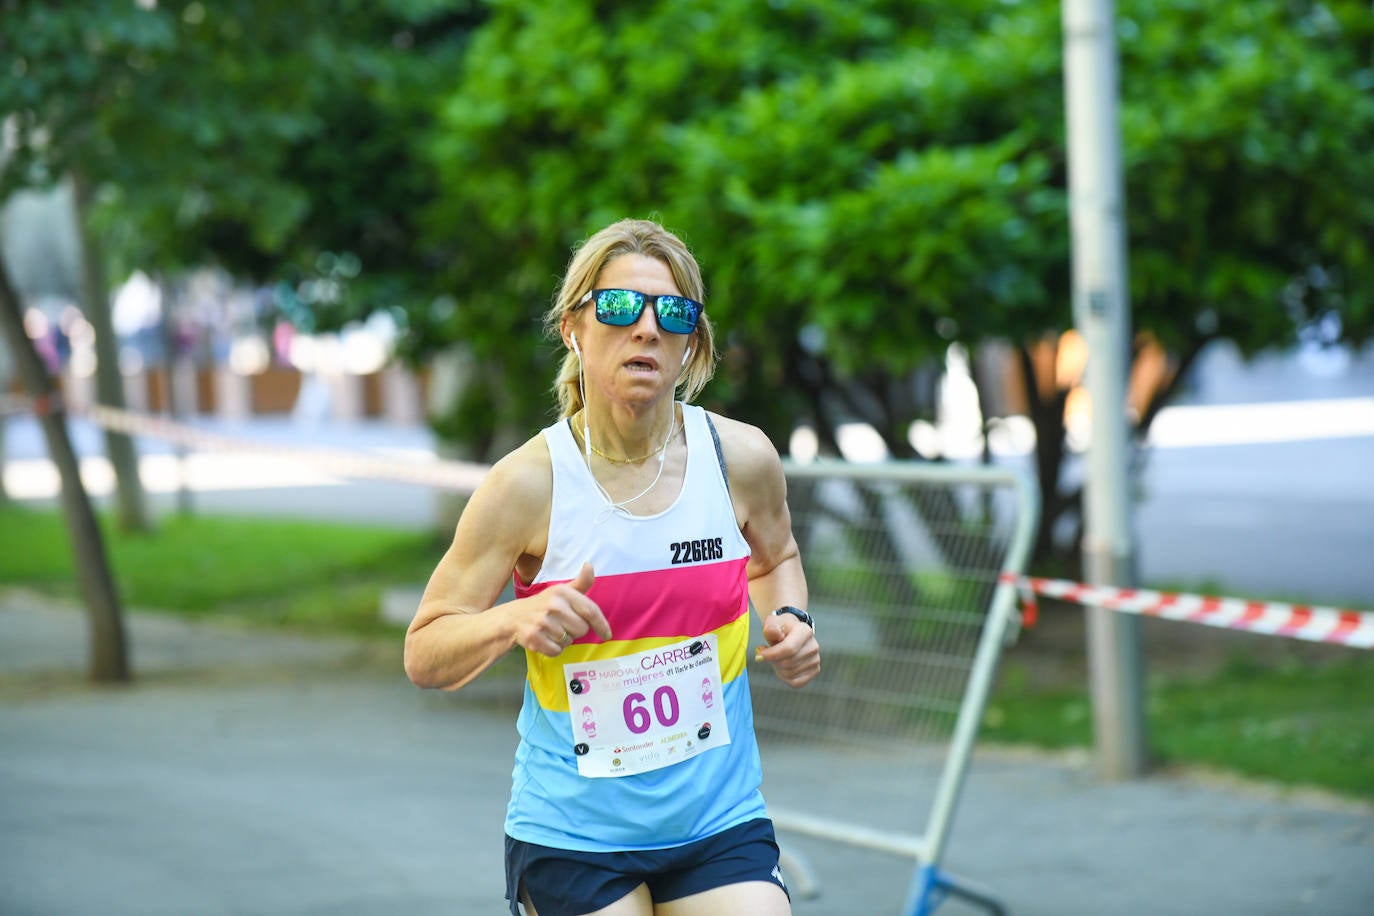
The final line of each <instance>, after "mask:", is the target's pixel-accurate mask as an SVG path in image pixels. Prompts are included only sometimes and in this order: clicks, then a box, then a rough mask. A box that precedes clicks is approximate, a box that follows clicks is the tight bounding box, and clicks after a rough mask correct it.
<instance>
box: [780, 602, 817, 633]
mask: <svg viewBox="0 0 1374 916" xmlns="http://www.w3.org/2000/svg"><path fill="white" fill-rule="evenodd" d="M779 614H791V615H792V616H793V617H795V618H797V619H798V620H800V621H801V622H802V623H804V624H806V625H807V626H808V627H810V628H811V629H813V630H814V629H816V620H815V618H813V617H812V616H811V615H810V614H808V613H806V611H803V610H802V609H801V608H799V607H792V605H790V604H789V605H786V606H784V607H780V608H778V609H777V610H776V611H774V612H773V616H774V617H776V616H778V615H779Z"/></svg>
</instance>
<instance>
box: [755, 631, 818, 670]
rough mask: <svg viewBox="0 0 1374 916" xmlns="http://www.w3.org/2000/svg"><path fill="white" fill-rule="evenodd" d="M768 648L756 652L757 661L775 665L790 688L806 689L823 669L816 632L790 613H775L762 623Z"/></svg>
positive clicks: (761, 648)
mask: <svg viewBox="0 0 1374 916" xmlns="http://www.w3.org/2000/svg"><path fill="white" fill-rule="evenodd" d="M763 638H764V639H766V640H768V645H767V646H766V647H764V646H759V648H758V650H757V651H756V652H755V653H754V658H755V659H756V660H757V661H764V662H768V663H769V664H770V665H772V666H773V671H774V672H776V673H777V675H778V677H779V678H781V679H782V682H783V683H784V684H786V685H787V686H789V687H803V686H805V685H806V684H807V683H809V682H810V681H811V679H812V678H813V677H815V676H816V675H817V674H819V673H820V670H821V645H820V643H818V642H816V631H815V630H814V629H812V628H811V627H810V626H809V625H808V624H805V623H802V622H801V621H800V620H798V619H797V618H796V617H794V616H793V615H791V614H774V615H773V616H771V617H768V618H766V619H765V620H764V621H763Z"/></svg>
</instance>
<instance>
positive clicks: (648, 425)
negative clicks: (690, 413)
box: [572, 401, 678, 464]
mask: <svg viewBox="0 0 1374 916" xmlns="http://www.w3.org/2000/svg"><path fill="white" fill-rule="evenodd" d="M677 422H678V421H677V405H676V403H675V402H673V401H669V402H668V404H667V405H666V409H656V410H652V411H645V412H644V413H642V414H635V413H633V412H631V411H616V410H605V411H600V410H597V409H595V408H592V409H591V410H588V408H587V406H586V405H584V406H583V408H582V410H581V411H579V412H578V413H576V414H574V415H573V417H572V427H573V430H574V431H575V432H576V433H577V436H578V438H583V437H586V436H590V441H591V451H592V453H593V454H595V455H597V456H599V457H601V458H603V459H605V460H607V461H610V462H612V463H616V464H633V463H638V462H640V461H646V460H648V459H649V458H652V457H654V456H656V455H658V454H660V453H661V452H662V451H663V450H664V449H665V448H667V447H668V444H669V443H670V442H671V441H672V437H673V433H674V431H675V429H676V426H677Z"/></svg>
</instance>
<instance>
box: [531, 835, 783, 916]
mask: <svg viewBox="0 0 1374 916" xmlns="http://www.w3.org/2000/svg"><path fill="white" fill-rule="evenodd" d="M746 881H766V882H768V883H769V884H776V885H777V886H778V887H780V888H782V889H783V892H784V893H786V891H787V885H785V884H783V882H782V869H781V868H780V867H779V866H778V841H777V839H776V838H775V837H774V835H773V822H772V821H770V820H769V819H767V818H758V819H756V820H752V821H745V822H744V823H743V824H740V825H739V826H737V827H731V828H730V829H728V830H723V831H721V832H720V833H718V834H716V835H715V836H710V837H707V838H706V839H704V840H696V841H695V842H692V843H687V844H685V845H683V846H673V847H670V848H668V849H642V850H635V851H630V852H578V851H576V850H570V849H553V848H551V847H548V846H538V845H536V844H534V843H525V842H521V841H520V840H513V839H511V838H510V837H506V899H507V900H508V901H509V902H510V911H511V914H512V916H520V909H519V906H518V902H519V900H520V886H521V883H522V882H523V883H524V888H525V893H527V894H529V896H530V902H531V903H533V904H534V908H535V909H536V910H538V911H539V916H580V914H583V913H592V912H595V911H596V910H599V909H601V908H602V907H605V906H609V905H610V904H612V903H614V902H615V901H617V900H619V899H620V898H621V897H624V896H625V895H626V894H628V893H630V892H631V891H632V890H634V889H635V888H636V887H638V886H639V885H641V884H647V885H648V886H649V894H650V895H651V896H652V897H653V898H654V901H655V902H659V903H661V902H663V901H665V900H677V899H678V898H679V897H687V896H690V895H692V894H699V893H701V892H702V891H709V890H711V889H712V888H716V887H724V886H726V885H728V884H741V883H743V882H746Z"/></svg>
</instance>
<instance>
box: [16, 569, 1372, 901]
mask: <svg viewBox="0 0 1374 916" xmlns="http://www.w3.org/2000/svg"><path fill="white" fill-rule="evenodd" d="M130 631H131V642H132V644H133V649H134V658H135V660H136V663H137V664H138V667H139V670H140V672H141V677H140V679H139V680H138V681H137V682H136V683H135V684H134V685H132V686H129V687H124V688H113V689H100V688H94V687H89V686H86V685H84V684H83V683H82V680H81V666H82V659H83V652H82V649H83V647H84V644H85V632H84V627H83V624H82V617H81V615H80V613H79V612H78V611H77V610H75V609H74V608H72V607H69V606H54V605H53V604H52V603H51V602H46V601H42V600H38V599H35V598H34V597H32V596H29V595H26V594H24V593H16V592H8V593H0V913H4V914H6V916H87V914H98V916H125V914H127V916H135V914H137V916H157V914H167V916H173V914H175V916H185V914H196V916H216V914H290V916H295V914H300V916H304V914H333V916H364V914H379V916H380V914H387V916H393V914H402V913H403V914H430V913H436V914H439V913H443V914H461V916H468V914H473V916H479V914H496V916H499V914H500V913H502V912H504V910H503V906H502V891H503V888H502V879H501V861H500V856H501V824H502V816H503V812H504V807H505V799H506V790H507V786H508V780H509V774H510V766H511V753H512V751H513V748H514V745H515V730H514V726H513V719H514V717H513V713H512V711H511V709H510V706H509V704H510V703H512V702H513V701H514V699H515V696H516V688H514V687H513V686H512V685H510V684H503V683H500V682H497V681H492V682H490V683H487V682H484V681H479V682H478V684H476V685H474V687H476V688H478V689H476V690H474V691H471V692H468V691H464V692H462V693H459V694H456V695H445V694H436V693H428V692H422V691H418V690H416V689H415V688H413V687H411V686H410V685H409V683H407V682H406V681H405V679H404V677H403V676H401V675H400V673H399V671H398V667H399V659H398V657H397V656H398V653H397V652H396V650H395V648H387V647H383V648H382V649H380V650H379V649H378V648H377V647H376V646H375V645H368V644H364V643H358V642H354V641H351V640H346V639H340V640H329V641H316V640H304V639H298V638H291V637H283V636H282V635H281V634H267V633H261V632H255V631H246V630H243V629H228V628H225V627H223V626H216V625H211V624H204V623H186V622H184V621H176V620H168V619H163V618H159V617H155V616H148V615H139V614H134V615H131V627H130ZM920 766H922V764H919V763H917V762H916V761H914V760H911V759H907V758H906V757H905V756H904V755H902V754H898V753H894V752H880V751H876V750H871V749H870V750H843V749H837V748H834V747H830V746H822V745H813V744H788V743H781V742H767V743H766V744H765V747H764V769H765V773H766V774H767V776H766V778H767V783H766V785H765V792H766V793H767V795H768V797H769V799H770V801H771V802H773V803H774V804H778V805H785V806H787V807H790V808H802V809H808V810H811V811H814V812H816V813H820V814H826V815H831V816H836V817H843V818H847V819H853V820H855V821H858V822H861V823H865V824H869V825H872V826H891V827H899V828H908V829H910V828H913V827H917V826H919V823H920V821H921V819H922V817H923V809H922V807H921V806H922V800H921V799H920V798H917V797H915V795H914V792H913V787H914V786H916V785H919V784H920V781H919V780H916V779H912V778H910V777H911V775H912V773H913V772H914V771H915V769H917V768H918V767H920ZM783 841H784V843H785V844H786V845H787V846H788V848H790V849H793V850H795V851H797V852H799V853H801V854H803V855H804V856H805V857H807V858H808V859H809V860H810V862H811V864H812V866H813V867H814V869H815V870H816V873H817V876H818V878H819V879H820V881H821V885H822V893H821V895H820V896H819V897H818V898H816V899H814V900H799V901H797V903H796V906H795V912H796V914H797V916H855V914H869V913H874V914H884V913H886V914H894V916H895V914H897V913H898V912H899V911H900V909H901V904H902V900H903V898H904V896H905V890H906V883H907V881H908V879H909V876H910V874H911V863H910V862H909V861H907V860H903V859H900V858H896V857H890V856H886V855H881V854H877V853H870V852H866V851H862V850H858V849H852V848H848V847H845V846H840V845H837V844H833V843H827V842H824V841H818V840H812V839H806V838H796V837H787V836H786V835H784V836H783ZM947 864H948V866H949V867H950V868H951V869H952V870H953V871H955V872H958V873H962V874H965V875H967V876H969V877H970V878H972V879H974V880H976V881H977V882H979V883H980V884H982V885H985V886H987V887H988V888H990V889H991V890H993V891H994V892H995V893H997V894H998V895H999V896H1000V897H1001V898H1002V899H1003V900H1004V901H1006V903H1007V904H1008V905H1009V908H1010V910H1011V912H1012V913H1013V914H1017V916H1037V914H1043V916H1051V914H1053V916H1073V914H1094V916H1098V914H1142V916H1144V914H1149V916H1170V914H1178V916H1184V914H1187V916H1194V914H1217V916H1230V914H1236V916H1261V914H1272V916H1288V914H1295V913H1297V914H1314V916H1315V914H1320V916H1366V914H1369V913H1371V912H1374V807H1371V806H1364V805H1356V804H1351V803H1344V802H1338V801H1334V800H1330V799H1326V798H1323V797H1318V796H1306V795H1302V794H1288V795H1285V794H1281V793H1279V792H1277V791H1275V790H1271V789H1268V788H1258V787H1253V786H1240V785H1235V784H1223V783H1220V782H1216V781H1207V780H1203V779H1200V778H1197V777H1184V776H1169V775H1160V776H1156V777H1153V778H1150V779H1145V780H1141V781H1137V782H1131V783H1122V784H1104V783H1101V782H1098V781H1097V780H1095V779H1094V778H1093V776H1092V774H1091V773H1090V772H1089V771H1088V769H1087V768H1086V765H1085V762H1084V761H1083V760H1082V759H1079V758H1063V757H1047V756H1041V755H1032V754H1027V753H1019V752H1011V751H999V750H995V749H982V750H980V752H979V754H978V756H977V759H976V761H975V764H974V767H973V772H972V774H971V776H970V779H969V781H968V783H967V788H966V791H965V795H964V799H963V802H962V804H961V807H960V809H959V814H958V817H957V819H956V821H955V825H954V833H953V839H952V843H951V848H950V853H949V858H948V862H947ZM794 883H795V882H794ZM968 912H973V911H972V910H970V909H969V908H967V907H966V906H964V905H962V904H961V903H960V902H959V901H955V900H951V901H950V902H949V903H947V904H946V905H945V906H944V907H942V908H941V909H940V913H941V916H957V914H961V913H968Z"/></svg>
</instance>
